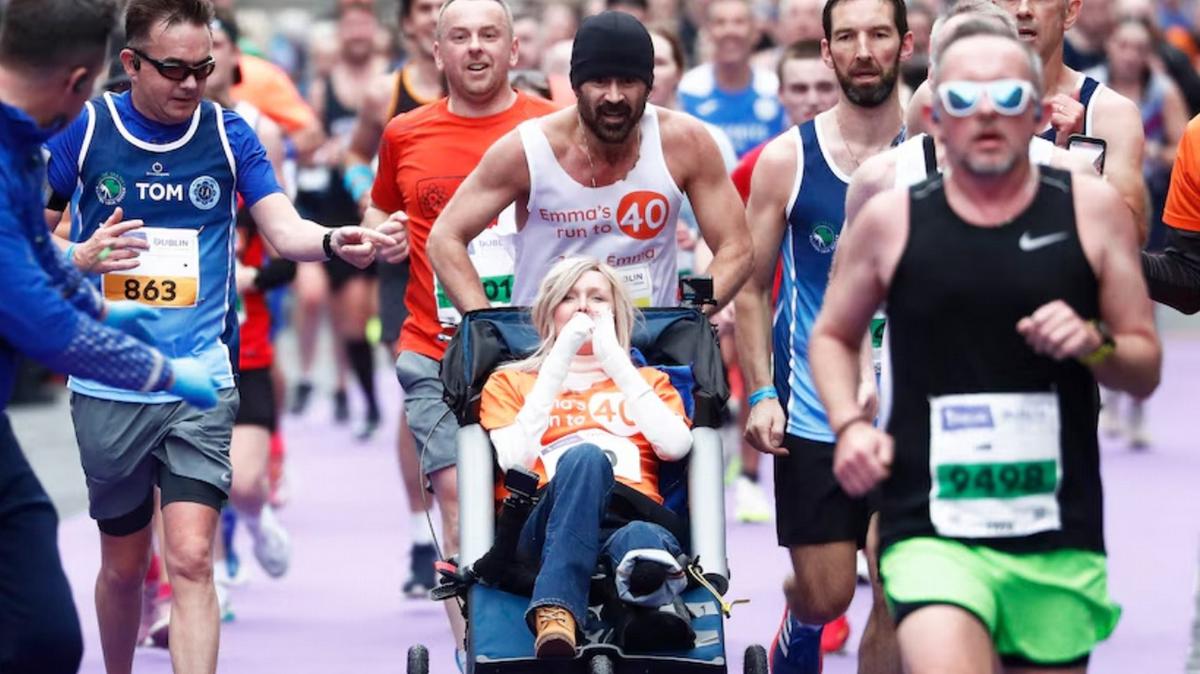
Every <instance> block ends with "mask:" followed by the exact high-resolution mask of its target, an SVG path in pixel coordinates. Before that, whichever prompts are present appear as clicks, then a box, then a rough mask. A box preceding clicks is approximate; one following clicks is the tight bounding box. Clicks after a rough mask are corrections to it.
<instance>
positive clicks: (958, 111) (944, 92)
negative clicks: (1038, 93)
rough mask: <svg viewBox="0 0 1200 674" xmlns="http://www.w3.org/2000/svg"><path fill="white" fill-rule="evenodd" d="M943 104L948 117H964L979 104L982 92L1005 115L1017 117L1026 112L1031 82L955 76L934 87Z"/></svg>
mask: <svg viewBox="0 0 1200 674" xmlns="http://www.w3.org/2000/svg"><path fill="white" fill-rule="evenodd" d="M937 95H938V98H939V99H940V100H941V102H942V108H943V109H944V110H945V111H946V114H948V115H950V116H951V117H967V116H969V115H971V114H973V113H974V112H975V110H976V109H977V108H978V107H979V102H980V101H982V100H983V97H984V95H986V96H987V98H988V100H989V101H991V103H992V109H993V110H995V111H996V112H998V113H1000V114H1001V115H1005V116H1007V117H1016V116H1017V115H1019V114H1021V113H1023V112H1025V108H1027V107H1029V103H1030V101H1032V100H1033V99H1034V97H1035V93H1034V90H1033V84H1031V83H1029V82H1028V81H1026V80H1013V79H1006V80H991V81H988V82H971V81H966V80H956V81H952V82H946V83H944V84H942V85H940V86H938V88H937Z"/></svg>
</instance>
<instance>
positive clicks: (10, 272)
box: [0, 190, 171, 391]
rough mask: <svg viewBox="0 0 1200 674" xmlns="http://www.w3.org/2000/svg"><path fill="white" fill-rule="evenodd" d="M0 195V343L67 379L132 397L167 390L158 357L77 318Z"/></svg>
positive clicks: (123, 336)
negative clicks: (1, 291)
mask: <svg viewBox="0 0 1200 674" xmlns="http://www.w3.org/2000/svg"><path fill="white" fill-rule="evenodd" d="M3 192H4V190H0V288H4V301H3V302H0V338H3V339H4V340H5V341H7V342H8V343H9V344H11V345H12V346H13V348H15V349H16V350H17V351H19V352H21V353H24V354H26V355H28V356H30V357H31V358H33V359H35V360H38V361H40V362H42V363H44V364H45V365H47V366H48V367H51V368H53V369H55V370H57V371H59V372H62V373H65V374H71V375H77V376H81V377H86V378H88V379H95V380H97V381H102V382H105V383H107V384H110V385H114V386H120V387H121V388H128V389H132V390H135V391H138V390H146V391H150V390H160V389H162V388H165V387H166V386H167V384H168V383H169V382H170V380H171V372H170V367H169V365H168V364H167V362H166V361H165V359H164V358H163V356H162V354H160V353H159V352H158V351H156V350H154V349H152V348H150V347H148V346H146V345H145V344H142V343H141V342H139V341H137V340H136V339H133V338H132V337H129V336H128V335H126V334H125V333H123V332H120V331H118V330H114V329H112V328H109V327H106V326H104V325H101V324H100V323H97V322H96V321H95V320H93V319H92V318H91V317H89V316H87V315H85V314H80V313H79V312H77V311H76V310H75V309H74V307H72V306H71V304H70V303H69V302H68V301H67V300H66V299H64V298H63V295H62V293H61V292H60V291H59V289H58V288H56V287H54V285H52V283H51V277H50V276H49V275H48V274H47V273H46V270H45V269H43V267H42V264H41V261H40V259H39V256H38V254H37V252H38V251H37V250H35V248H34V246H33V245H31V244H30V241H29V239H28V238H27V237H26V236H25V235H24V233H23V231H22V228H21V224H20V222H19V221H17V220H16V216H15V215H14V214H15V213H17V212H20V211H18V210H16V209H14V208H13V204H12V203H11V202H10V201H9V200H8V199H7V198H5V197H3V196H2V194H3ZM48 239H49V236H46V237H44V240H46V241H48ZM50 245H53V244H50ZM52 252H53V251H52ZM54 254H55V255H57V253H54ZM55 259H59V260H61V258H57V257H56V258H55ZM93 295H94V293H93Z"/></svg>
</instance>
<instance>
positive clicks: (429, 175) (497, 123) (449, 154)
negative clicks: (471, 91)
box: [371, 93, 556, 360]
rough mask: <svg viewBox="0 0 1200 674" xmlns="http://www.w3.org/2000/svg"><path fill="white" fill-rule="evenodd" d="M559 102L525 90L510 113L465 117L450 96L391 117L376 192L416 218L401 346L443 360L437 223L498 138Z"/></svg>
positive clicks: (382, 204)
mask: <svg viewBox="0 0 1200 674" xmlns="http://www.w3.org/2000/svg"><path fill="white" fill-rule="evenodd" d="M555 109H556V108H555V107H554V104H552V103H550V102H549V101H546V100H543V99H541V98H537V97H535V96H529V95H527V94H524V93H518V94H517V100H516V102H515V103H513V104H512V106H511V107H509V108H508V109H507V110H505V111H504V112H500V113H497V114H495V115H491V116H488V117H461V116H459V115H456V114H454V113H452V112H450V109H449V105H448V103H447V100H446V99H444V98H443V99H441V100H439V101H437V102H434V103H430V104H429V105H424V106H421V107H419V108H417V109H416V110H413V111H411V112H408V113H405V114H403V115H400V116H399V117H396V118H395V119H393V120H392V121H391V122H388V125H387V127H386V128H385V129H384V131H383V140H382V141H381V143H380V147H379V172H378V173H377V174H376V176H375V185H374V187H373V188H372V189H371V199H372V201H374V202H375V205H376V206H378V207H379V208H380V209H381V210H383V211H385V212H388V213H394V212H396V211H404V212H405V213H407V214H408V218H409V221H408V245H409V263H410V267H409V273H410V277H409V282H408V290H407V291H406V293H405V295H404V304H405V306H407V307H408V318H406V319H405V320H404V325H403V326H402V327H401V328H400V350H401V351H416V352H417V353H420V354H422V355H425V356H428V357H430V358H433V359H434V360H441V358H442V354H443V353H444V352H445V351H446V343H445V342H444V341H442V340H440V339H438V338H439V336H440V335H442V332H443V329H442V325H441V323H440V322H439V321H438V317H437V302H436V300H435V298H434V288H433V267H431V266H430V264H429V256H428V255H426V254H425V242H426V241H428V240H429V230H430V229H431V228H432V227H433V222H434V221H435V220H437V217H438V215H439V214H440V213H441V212H442V208H444V207H445V206H446V202H448V201H450V197H451V196H453V195H454V192H455V191H456V190H457V189H458V186H459V185H460V184H462V181H463V180H464V179H466V177H467V174H469V173H470V172H471V171H472V170H473V169H474V168H475V166H476V165H477V164H479V160H480V159H482V158H483V153H484V152H486V151H487V149H488V148H489V147H491V146H492V143H494V142H496V141H497V140H499V139H500V137H501V136H503V135H504V134H506V133H508V132H509V131H511V130H513V129H514V128H516V126H517V125H518V124H520V123H521V122H523V121H525V120H527V119H532V118H534V117H541V116H542V115H545V114H548V113H551V112H554V110H555ZM493 224H494V223H493Z"/></svg>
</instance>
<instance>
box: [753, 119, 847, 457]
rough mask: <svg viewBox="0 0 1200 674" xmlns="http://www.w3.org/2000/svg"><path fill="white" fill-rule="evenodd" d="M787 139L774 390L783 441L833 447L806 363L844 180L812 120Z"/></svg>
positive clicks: (842, 212) (842, 211)
mask: <svg viewBox="0 0 1200 674" xmlns="http://www.w3.org/2000/svg"><path fill="white" fill-rule="evenodd" d="M787 133H788V134H789V135H790V136H791V137H792V138H793V139H794V140H795V142H796V150H797V152H796V153H797V162H796V181H795V184H794V186H793V187H792V198H791V199H790V200H789V206H788V211H787V229H786V231H785V232H784V235H783V243H782V245H781V247H780V255H781V259H782V262H783V265H782V266H783V281H782V284H781V285H780V288H779V301H778V304H776V306H775V321H774V327H773V330H772V337H773V339H772V343H773V344H774V356H775V388H776V389H777V390H778V391H779V396H780V403H781V404H782V405H783V409H784V411H785V413H786V415H787V425H786V431H787V433H788V434H789V435H794V436H798V437H802V438H807V439H809V440H816V441H818V442H832V441H833V433H832V432H831V431H830V429H829V420H828V419H827V418H826V416H825V407H824V406H823V405H822V404H821V398H820V396H818V395H817V388H816V386H815V385H814V384H813V379H812V370H811V369H810V368H809V365H808V337H809V334H810V333H811V332H812V327H813V323H814V322H815V321H816V319H817V314H818V313H819V312H820V311H821V304H822V302H824V299H825V287H826V286H827V285H828V284H829V268H830V266H831V265H832V264H833V253H834V251H835V250H836V249H837V242H838V237H840V236H841V233H842V222H843V221H844V220H845V217H846V188H847V186H848V185H849V184H850V177H849V176H847V175H844V174H842V173H841V171H840V170H838V169H837V168H836V166H834V165H833V162H832V161H831V160H830V158H829V157H828V156H827V155H826V153H825V150H824V148H823V144H822V141H821V133H820V132H819V131H818V130H817V126H816V121H815V120H810V121H808V122H805V123H804V124H803V125H802V126H800V127H792V128H791V129H790V130H789V131H787Z"/></svg>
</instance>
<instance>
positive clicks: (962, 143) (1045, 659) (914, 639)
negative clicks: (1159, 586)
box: [810, 24, 1161, 674]
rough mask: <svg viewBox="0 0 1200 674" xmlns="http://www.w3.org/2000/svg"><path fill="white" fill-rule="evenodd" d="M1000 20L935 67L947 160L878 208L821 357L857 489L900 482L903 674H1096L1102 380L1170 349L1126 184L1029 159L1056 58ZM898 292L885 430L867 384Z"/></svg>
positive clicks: (887, 529)
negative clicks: (1124, 204)
mask: <svg viewBox="0 0 1200 674" xmlns="http://www.w3.org/2000/svg"><path fill="white" fill-rule="evenodd" d="M983 25H984V28H983V30H986V31H988V32H985V33H982V34H980V33H978V32H976V31H978V30H980V29H978V28H977V27H976V26H971V25H968V24H964V25H963V26H962V27H961V28H960V29H959V30H957V31H956V32H955V33H954V34H952V35H950V36H948V37H947V38H946V39H945V42H944V45H943V47H942V50H941V54H940V59H939V60H938V61H937V63H936V65H935V70H934V73H933V75H934V79H933V81H932V84H933V86H934V91H936V92H937V97H938V100H937V102H936V103H935V107H934V108H933V110H932V114H931V121H932V122H933V128H934V129H935V133H937V135H938V137H939V139H940V140H941V141H942V143H943V146H944V149H945V154H946V158H947V164H948V166H949V170H948V171H947V173H946V175H945V177H940V176H939V177H936V178H933V179H931V180H929V181H926V182H923V183H921V184H919V185H917V186H916V187H913V188H911V190H910V191H902V190H891V191H888V192H885V193H883V194H881V195H878V196H876V197H875V198H874V199H872V200H871V201H870V202H868V203H867V205H866V206H865V207H864V208H863V210H862V212H861V213H860V215H859V217H858V218H857V219H856V220H855V223H854V225H853V227H852V228H851V229H850V231H849V233H848V234H847V237H846V239H845V241H844V243H843V251H842V257H841V259H840V260H839V263H838V267H837V270H836V271H835V273H834V276H833V279H832V281H831V284H830V287H829V292H828V296H827V301H826V302H825V306H824V308H823V309H822V312H821V315H820V317H819V318H818V321H817V325H816V326H815V328H814V334H813V338H812V345H811V351H810V352H811V356H812V363H813V366H814V370H815V377H816V379H817V382H818V385H819V388H820V392H821V397H822V399H823V400H824V402H825V404H826V408H827V409H828V411H829V419H830V421H831V422H832V425H833V427H834V428H835V429H836V435H837V438H838V440H837V455H836V459H835V467H834V470H835V473H836V475H837V479H838V481H839V483H840V484H841V485H842V487H843V488H844V489H845V490H846V492H847V493H849V494H852V495H861V494H865V493H867V492H868V491H869V490H871V489H873V488H874V487H875V486H876V485H878V484H879V483H880V482H883V489H882V494H881V500H880V534H881V539H882V544H883V546H884V548H883V549H884V551H883V554H882V555H881V557H880V575H881V577H882V579H883V586H884V589H885V591H886V592H887V596H888V600H889V603H890V604H891V606H892V607H893V611H894V614H895V616H896V620H897V622H898V636H899V643H900V650H901V655H902V660H903V663H904V668H905V671H908V672H914V673H917V674H922V673H924V672H939V673H941V672H979V671H991V670H992V669H993V667H994V663H995V662H996V661H997V659H999V661H1000V662H1001V663H1002V664H1003V666H1004V670H1005V671H1008V672H1017V671H1019V672H1023V673H1024V672H1050V671H1055V672H1061V671H1070V672H1083V671H1085V670H1086V663H1087V657H1088V654H1089V653H1090V651H1091V650H1092V649H1093V647H1094V646H1095V644H1096V643H1097V642H1099V641H1101V640H1103V639H1104V638H1105V637H1107V636H1108V634H1109V633H1111V631H1112V629H1113V627H1114V626H1115V624H1116V619H1117V616H1118V614H1119V609H1118V608H1117V607H1116V606H1115V605H1114V604H1113V603H1112V602H1111V600H1110V599H1109V598H1108V593H1107V587H1106V584H1107V583H1106V571H1105V558H1104V554H1103V551H1104V541H1103V522H1102V515H1101V512H1102V508H1103V503H1102V497H1101V487H1100V471H1099V456H1098V453H1099V450H1098V443H1097V439H1096V404H1095V397H1096V384H1097V383H1098V382H1099V383H1103V384H1104V385H1106V386H1110V387H1113V388H1117V389H1121V390H1125V391H1128V392H1130V393H1133V394H1135V395H1146V394H1148V393H1150V392H1151V391H1152V390H1153V389H1154V388H1155V387H1156V386H1157V384H1158V379H1159V368H1160V365H1161V349H1160V347H1159V343H1158V339H1157V336H1156V334H1155V331H1154V324H1153V317H1152V314H1151V310H1150V303H1149V301H1148V299H1147V297H1146V291H1145V286H1144V284H1143V282H1142V280H1141V277H1140V274H1139V273H1138V266H1137V256H1136V254H1137V244H1136V242H1135V235H1134V228H1133V227H1132V223H1131V222H1130V218H1129V215H1128V212H1127V210H1126V209H1122V208H1120V206H1119V205H1120V204H1121V200H1120V197H1119V195H1118V194H1117V193H1116V192H1115V191H1114V190H1113V188H1111V187H1109V186H1108V185H1106V184H1105V183H1104V182H1102V181H1100V180H1099V179H1097V178H1092V177H1088V176H1082V175H1071V174H1068V173H1066V172H1064V171H1060V170H1056V169H1053V168H1039V167H1036V166H1035V165H1033V164H1031V162H1030V161H1029V159H1028V152H1029V150H1028V144H1029V139H1030V138H1031V137H1032V136H1033V134H1034V132H1035V131H1036V130H1037V128H1038V127H1039V126H1040V123H1041V119H1043V118H1044V117H1046V116H1048V115H1049V114H1050V112H1051V110H1052V104H1050V103H1049V102H1045V103H1043V101H1042V98H1041V89H1040V82H1039V75H1040V66H1039V64H1038V62H1037V57H1036V55H1035V54H1034V53H1033V52H1032V51H1031V50H1030V49H1029V48H1028V47H1027V46H1025V45H1023V44H1022V43H1021V42H1020V41H1017V40H1014V39H1012V38H1011V37H1009V36H1000V35H996V34H995V28H994V25H989V24H983ZM885 301H886V303H887V307H888V320H889V322H890V338H889V352H890V354H891V357H892V364H893V368H894V378H893V382H892V391H893V393H892V395H891V396H890V397H891V399H892V400H893V403H892V405H893V409H892V413H891V416H890V418H889V421H888V426H887V430H886V431H884V430H882V429H877V428H875V427H874V426H872V424H871V423H870V418H869V417H868V416H867V415H866V414H865V413H864V412H863V410H862V409H861V406H860V405H859V403H858V400H857V395H856V393H857V385H858V379H859V377H860V373H859V370H860V365H859V360H860V358H859V353H858V350H859V347H860V344H861V341H862V334H863V331H864V330H866V328H867V325H868V323H869V322H870V319H871V315H872V313H873V312H874V310H875V308H876V307H877V306H879V305H880V304H881V303H883V302H885ZM893 443H894V445H893Z"/></svg>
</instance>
